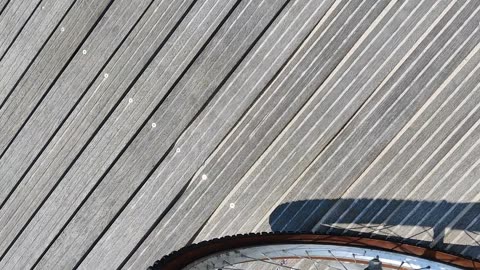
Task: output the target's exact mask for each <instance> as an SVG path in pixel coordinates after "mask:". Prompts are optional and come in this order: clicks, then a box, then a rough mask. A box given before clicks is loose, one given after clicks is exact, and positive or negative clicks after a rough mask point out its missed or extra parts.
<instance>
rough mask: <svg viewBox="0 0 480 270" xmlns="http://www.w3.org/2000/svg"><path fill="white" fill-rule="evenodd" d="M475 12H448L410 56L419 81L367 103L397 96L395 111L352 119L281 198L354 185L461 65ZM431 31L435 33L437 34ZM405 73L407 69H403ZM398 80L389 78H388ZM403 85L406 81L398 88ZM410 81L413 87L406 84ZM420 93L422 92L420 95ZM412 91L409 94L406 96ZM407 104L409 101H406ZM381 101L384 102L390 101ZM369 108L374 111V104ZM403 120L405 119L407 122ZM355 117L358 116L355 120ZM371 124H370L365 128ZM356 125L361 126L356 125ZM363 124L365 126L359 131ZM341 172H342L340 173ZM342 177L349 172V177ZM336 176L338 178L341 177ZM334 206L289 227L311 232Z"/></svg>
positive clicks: (326, 193) (329, 194)
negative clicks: (429, 44)
mask: <svg viewBox="0 0 480 270" xmlns="http://www.w3.org/2000/svg"><path fill="white" fill-rule="evenodd" d="M454 7H455V6H454ZM457 10H458V11H459V15H458V16H457V17H454V16H451V15H448V14H449V13H451V14H452V15H453V14H454V13H455V12H456V11H457ZM474 10H475V8H472V7H469V6H468V5H466V6H463V7H462V8H461V9H460V10H459V9H458V7H457V8H454V9H451V10H450V11H449V13H447V14H446V16H445V17H444V19H442V20H441V21H440V22H439V24H438V26H441V27H442V28H444V29H443V30H441V32H439V31H438V30H440V28H441V27H436V28H434V29H433V32H431V33H430V34H429V35H430V37H427V39H426V40H425V41H426V42H423V44H421V45H420V47H419V48H417V49H418V50H417V51H418V53H414V54H413V55H412V57H411V59H416V58H419V60H417V61H416V63H417V64H415V65H413V66H412V68H410V70H409V72H411V74H412V75H414V74H415V73H414V72H415V70H416V69H420V70H419V71H418V73H419V75H418V77H415V79H413V78H411V79H408V76H409V75H406V76H405V77H404V79H402V80H401V81H399V82H398V83H396V84H392V83H393V82H391V83H387V84H385V88H386V87H389V86H388V85H389V84H390V85H393V87H392V88H391V89H392V90H385V93H382V92H379V94H378V95H377V96H376V97H374V99H373V100H372V101H371V102H372V103H371V104H376V103H379V102H380V97H379V96H382V95H387V97H388V96H389V95H393V97H394V96H395V95H397V96H398V95H399V94H402V96H399V97H396V98H395V99H392V101H393V102H395V103H392V104H393V105H390V106H389V107H392V108H393V109H391V111H390V112H389V113H387V114H385V115H381V116H380V117H378V116H375V112H374V113H372V114H371V116H367V114H368V112H369V111H368V110H367V109H365V110H364V113H363V115H366V116H367V117H370V119H371V117H378V119H377V120H373V119H372V120H370V121H369V120H365V121H363V122H362V121H361V120H356V121H354V122H353V123H352V124H351V125H349V126H347V128H348V129H346V130H345V131H344V132H343V133H341V134H339V136H338V137H337V139H336V140H335V141H336V142H335V144H334V145H335V147H339V149H336V148H335V147H334V146H332V147H331V148H329V149H327V151H325V152H324V153H322V154H321V155H320V156H319V157H318V158H317V160H316V161H315V162H314V164H313V165H312V166H311V167H310V168H309V169H308V171H307V172H306V173H305V174H304V175H303V176H302V177H301V178H300V180H299V181H298V183H303V184H302V185H299V186H297V187H295V188H292V189H290V190H289V192H290V194H291V195H290V196H285V198H286V200H298V198H309V196H313V195H315V196H317V197H319V196H320V197H324V198H336V197H338V196H341V195H342V194H343V193H344V192H345V187H346V188H348V187H349V186H350V185H351V184H352V183H353V180H355V179H357V178H358V177H359V176H360V175H361V173H362V172H363V171H364V170H366V168H367V167H368V165H369V164H370V163H371V162H373V160H374V158H375V157H376V156H378V155H379V154H380V152H378V150H379V148H380V147H381V148H384V147H386V145H387V144H388V143H389V142H390V141H391V140H392V139H393V136H392V135H391V134H396V133H397V132H399V131H400V130H401V127H403V126H404V125H405V124H406V123H408V120H409V119H410V118H412V117H414V116H413V113H415V111H417V110H418V109H419V108H420V107H418V106H419V105H420V104H422V103H423V102H426V101H427V100H428V97H429V96H431V95H435V94H436V93H438V91H437V89H438V87H439V86H440V85H441V84H442V83H443V82H444V80H446V79H447V78H448V76H449V75H450V74H452V72H453V70H455V69H456V68H457V67H458V65H459V64H460V63H461V61H463V59H465V57H466V56H467V55H468V54H469V52H470V51H471V50H472V48H473V47H474V46H475V45H474V44H475V42H478V41H477V40H476V37H475V35H471V34H472V33H473V31H474V24H475V23H476V20H475V17H476V16H477V14H476V13H474V12H473V11H474ZM454 11H455V12H454ZM472 14H474V15H475V16H474V17H473V19H472V18H470V20H469V21H468V22H469V23H467V24H465V26H462V25H461V23H452V24H446V23H447V21H449V20H452V21H453V22H462V21H467V19H468V18H469V17H470V16H471V15H472ZM435 29H438V30H437V31H435ZM435 32H437V33H435ZM455 32H457V34H456V35H453V33H455ZM462 32H463V33H462ZM432 39H433V40H432ZM430 42H431V44H432V45H431V46H429V47H427V49H423V48H425V47H424V46H425V45H427V43H430ZM457 48H458V50H457ZM420 52H421V53H420ZM417 55H418V56H417ZM451 55H455V57H454V58H453V59H452V58H450V56H451ZM427 57H428V58H427ZM422 58H423V59H432V60H431V61H428V60H425V61H424V62H423V63H422ZM409 62H410V61H408V62H406V63H407V64H409ZM405 68H407V65H405ZM420 72H422V73H420ZM407 74H408V73H407ZM397 76H398V75H397ZM397 76H392V78H395V77H397ZM440 76H441V77H440ZM440 78H442V79H440ZM432 79H433V80H432ZM392 80H393V79H392ZM403 80H404V82H403V84H402V81H403ZM409 82H413V83H412V84H410V85H408V83H409ZM405 83H407V85H404V84H405ZM447 83H448V82H447ZM387 89H388V88H387ZM395 89H397V90H395ZM403 89H405V90H403ZM418 89H422V90H421V91H420V90H418ZM407 90H408V91H407ZM412 90H413V92H410V91H412ZM388 92H390V93H388ZM395 92H396V94H395ZM409 93H415V95H418V96H411V97H408V96H409ZM417 93H418V94H417ZM412 98H413V99H412ZM410 99H411V101H409V100H410ZM404 100H407V101H406V102H405V103H404V105H401V104H402V102H404ZM392 101H390V102H392ZM383 102H388V98H387V99H385V101H383ZM379 104H380V105H379V106H378V108H380V109H377V110H384V111H385V110H386V109H387V108H389V107H387V106H382V103H379ZM410 104H411V105H410ZM400 106H406V107H405V109H403V110H402V111H399V114H398V116H396V117H393V116H390V117H389V116H388V114H394V113H395V112H394V109H395V108H398V107H400ZM372 107H374V106H373V105H372ZM382 107H383V108H382ZM415 107H416V108H415ZM361 115H362V114H361ZM406 115H408V116H407V117H406V118H405V116H406ZM358 117H361V116H360V115H359V116H358ZM357 119H358V118H357ZM382 120H383V121H386V122H384V123H385V124H384V125H383V126H382V122H381V121H382ZM398 121H401V123H402V124H399V123H398ZM369 122H370V124H367V123H369ZM356 123H362V124H361V125H356ZM388 123H389V124H388ZM363 125H365V126H364V127H363ZM369 125H370V126H369ZM367 126H369V128H367ZM371 126H373V128H372V129H371V131H370V130H369V129H370V127H371ZM375 129H377V130H379V131H377V132H379V133H374V132H375ZM392 129H396V131H395V132H394V133H389V132H390V131H391V130H392ZM368 134H369V135H368ZM381 134H382V136H384V135H383V134H389V135H388V137H387V138H385V137H382V136H381ZM380 139H381V140H380ZM337 140H338V141H337ZM369 140H371V142H369V143H367V142H368V141H369ZM341 142H343V143H341ZM354 142H355V145H357V146H356V147H354V146H353V143H354ZM359 142H362V143H359ZM363 143H366V145H364V146H362V144H363ZM337 145H338V146H337ZM377 147H379V148H377ZM342 149H343V150H342ZM350 151H351V152H350ZM355 151H359V152H355ZM360 153H363V154H360ZM323 164H324V166H323ZM335 164H337V165H335ZM341 170H343V172H342V173H341ZM346 172H348V174H347V173H346ZM340 173H341V174H342V176H340V175H339V174H340ZM315 179H317V180H315ZM318 179H322V181H320V180H318ZM314 186H316V187H314ZM394 189H395V188H394ZM332 204H333V202H330V204H328V203H325V204H323V205H319V206H318V207H317V208H318V209H315V211H311V212H310V214H311V215H307V216H299V217H298V220H299V221H300V220H301V222H299V223H295V222H293V223H291V224H290V226H299V227H298V228H299V229H306V228H310V229H312V228H313V226H315V223H316V222H318V220H316V221H315V220H314V218H313V217H318V216H324V215H325V214H326V211H328V209H330V207H331V206H332Z"/></svg>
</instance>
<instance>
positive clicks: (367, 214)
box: [269, 199, 480, 259]
mask: <svg viewBox="0 0 480 270" xmlns="http://www.w3.org/2000/svg"><path fill="white" fill-rule="evenodd" d="M479 213H480V203H455V202H448V201H413V200H387V199H324V200H305V201H294V202H289V203H285V204H282V205H280V206H278V207H277V208H276V209H275V210H274V211H273V212H272V214H271V215H270V219H269V222H270V226H271V229H272V231H275V232H280V231H294V232H295V231H313V232H319V233H343V234H345V235H363V236H367V237H368V236H369V235H376V236H379V237H385V238H388V237H393V238H396V239H401V240H402V242H405V243H409V244H422V245H430V246H431V247H434V248H437V249H445V248H447V247H448V249H449V250H451V251H453V252H456V253H462V254H464V255H467V256H471V257H475V258H477V259H478V258H480V243H479V242H478V241H477V240H476V238H478V235H479V234H480V218H479V215H480V214H479ZM347 226H348V228H347ZM447 231H453V232H454V233H455V235H456V236H457V235H461V234H463V235H461V237H462V240H463V241H458V242H456V241H454V242H449V241H451V240H450V239H448V238H451V237H449V235H448V234H447ZM456 231H460V232H456ZM445 235H447V239H445ZM425 239H428V240H425ZM465 239H468V240H465ZM462 242H468V243H469V245H467V244H464V243H462Z"/></svg>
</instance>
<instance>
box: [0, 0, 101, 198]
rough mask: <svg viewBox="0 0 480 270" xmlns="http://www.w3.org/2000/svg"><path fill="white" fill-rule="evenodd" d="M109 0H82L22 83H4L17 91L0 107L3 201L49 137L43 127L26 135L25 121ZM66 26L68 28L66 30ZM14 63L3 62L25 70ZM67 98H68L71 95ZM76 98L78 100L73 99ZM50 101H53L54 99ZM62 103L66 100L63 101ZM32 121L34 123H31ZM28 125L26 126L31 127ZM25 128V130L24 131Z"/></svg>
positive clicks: (50, 117) (7, 87) (53, 126)
mask: <svg viewBox="0 0 480 270" xmlns="http://www.w3.org/2000/svg"><path fill="white" fill-rule="evenodd" d="M109 2H110V1H108V0H106V1H92V3H87V2H85V1H81V2H78V3H77V4H76V5H75V6H74V7H73V8H72V9H71V10H70V12H69V14H68V15H67V16H66V17H65V18H64V20H63V21H62V23H61V25H60V26H59V27H58V28H57V29H56V32H55V33H54V34H53V35H52V37H51V38H50V39H49V42H48V43H47V44H46V46H45V47H44V48H43V50H42V51H41V52H40V54H39V55H38V57H36V58H35V61H34V62H33V63H32V66H31V67H30V68H29V69H28V70H27V72H26V73H25V75H24V76H22V78H21V79H20V81H19V82H18V84H17V85H14V84H15V81H12V82H9V83H6V84H3V83H2V88H1V89H2V91H3V90H5V91H7V92H10V91H13V92H12V95H11V96H10V98H9V99H8V101H7V103H5V104H4V106H3V107H2V108H0V124H1V125H2V132H1V134H0V156H1V157H2V158H0V170H1V171H2V172H3V175H2V180H3V181H2V189H1V192H0V201H1V202H2V204H3V202H4V200H5V198H6V197H7V196H8V194H9V192H10V191H11V190H12V188H13V187H14V186H15V184H16V183H17V181H18V180H19V178H20V177H21V175H22V174H23V173H24V172H25V170H26V169H27V168H28V166H29V165H30V163H31V162H32V160H34V159H35V156H36V154H37V153H38V152H39V151H40V149H41V148H42V147H43V146H44V144H45V142H46V141H47V140H48V139H49V137H48V134H42V132H40V130H42V129H38V130H35V132H32V131H30V133H34V135H35V134H36V135H37V136H44V137H40V140H34V139H33V138H30V137H28V136H26V135H24V134H25V133H28V131H27V130H22V128H23V126H24V125H26V123H25V121H27V120H28V119H29V118H30V117H31V116H30V114H32V113H33V111H34V110H35V109H36V106H39V105H38V104H39V103H40V102H41V101H42V100H43V98H44V97H43V96H44V95H46V94H47V93H49V92H50V91H51V89H52V88H53V84H54V83H55V82H56V81H57V79H58V78H57V77H58V76H60V75H61V74H62V73H63V72H64V68H65V67H66V65H67V64H68V63H69V62H70V60H71V57H72V56H73V55H74V54H75V53H76V48H77V47H78V46H79V45H80V44H81V43H82V42H83V41H82V39H83V38H85V37H86V36H87V35H88V33H89V30H90V28H91V27H92V26H93V25H94V24H95V21H96V20H97V19H99V17H100V16H101V15H102V12H103V10H104V9H105V8H106V7H107V5H108V3H109ZM85 4H89V6H90V8H92V9H93V10H95V12H91V10H90V9H88V8H86V6H85ZM42 12H43V11H42ZM62 28H63V29H64V31H63V32H62V30H61V29H62ZM22 49H24V48H22ZM32 49H33V48H32ZM28 55H30V53H29V54H28ZM30 56H31V55H30ZM13 57H15V58H17V56H16V55H15V54H13V56H12V57H11V58H12V59H10V60H11V61H12V63H15V61H17V59H13ZM18 62H21V61H18ZM12 63H11V64H10V65H5V66H3V65H2V67H1V68H5V69H9V68H10V67H12V68H14V70H20V71H21V69H22V68H21V67H20V66H17V64H12ZM25 64H28V63H25ZM1 72H3V71H1ZM17 75H19V74H17ZM72 75H73V74H72ZM11 76H12V78H13V77H15V76H16V75H15V74H11ZM5 78H6V77H5ZM6 79H7V78H6ZM71 91H73V90H71ZM7 92H5V94H7ZM77 92H80V91H77ZM51 96H52V94H50V95H48V98H47V99H49V98H50V97H51ZM66 99H67V100H68V98H66ZM72 101H74V100H71V101H70V102H72ZM50 102H51V103H53V102H54V101H50ZM60 104H63V102H62V103H60ZM54 105H58V104H51V105H50V106H54ZM42 107H45V105H42V106H40V108H42ZM44 110H45V109H44ZM49 113H50V111H45V112H44V114H49ZM36 115H38V113H37V114H36ZM37 119H38V117H37ZM50 119H52V115H48V117H46V118H45V119H44V121H47V122H48V121H49V120H50ZM60 121H61V120H60V119H57V125H58V122H60ZM42 124H44V123H42ZM31 125H33V124H29V125H28V126H31ZM28 126H27V127H26V129H28V128H29V127H28ZM46 127H50V128H51V129H55V127H56V125H55V123H52V124H50V123H49V124H46V126H45V127H44V128H46ZM30 129H35V127H30ZM21 130H22V133H20V131H21ZM37 132H38V133H37ZM16 137H24V138H25V139H26V140H25V141H24V142H23V143H18V142H16V143H12V141H13V140H14V139H15V138H16ZM27 137H28V138H27Z"/></svg>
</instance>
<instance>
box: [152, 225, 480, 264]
mask: <svg viewBox="0 0 480 270" xmlns="http://www.w3.org/2000/svg"><path fill="white" fill-rule="evenodd" d="M305 243H310V244H314V243H316V244H335V245H344V246H352V247H364V248H370V249H376V250H383V251H389V252H395V253H400V254H405V255H412V256H416V257H421V258H424V259H428V260H431V261H436V262H441V263H445V264H449V265H451V266H455V267H460V268H464V269H480V262H479V261H478V260H475V259H473V258H465V257H463V256H460V255H458V254H452V253H447V252H444V251H440V250H434V249H430V248H429V247H427V246H419V245H409V244H404V243H402V239H393V240H388V241H387V240H383V239H381V238H380V237H378V236H377V237H375V236H371V235H369V237H362V236H344V235H334V234H330V235H325V234H313V233H297V232H293V233H290V232H282V233H279V232H276V233H251V234H241V235H235V236H226V237H222V238H216V239H212V240H208V241H203V242H200V243H197V244H193V245H190V246H186V247H184V248H182V249H180V250H178V251H175V252H173V253H171V254H169V255H167V256H164V257H163V258H162V259H161V260H158V261H156V262H155V263H154V265H153V266H150V267H149V268H148V269H149V270H160V269H162V270H173V269H175V270H177V269H182V268H183V267H185V266H187V265H188V264H190V263H192V262H194V261H196V260H198V259H200V258H203V257H205V256H208V255H211V254H214V253H217V252H221V251H226V250H232V249H238V248H245V247H252V246H259V245H267V244H268V245H272V244H305Z"/></svg>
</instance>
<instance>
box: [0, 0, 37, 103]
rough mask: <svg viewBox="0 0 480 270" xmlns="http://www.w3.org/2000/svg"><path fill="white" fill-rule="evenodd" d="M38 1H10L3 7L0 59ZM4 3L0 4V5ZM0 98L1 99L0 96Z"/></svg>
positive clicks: (0, 31) (0, 27)
mask: <svg viewBox="0 0 480 270" xmlns="http://www.w3.org/2000/svg"><path fill="white" fill-rule="evenodd" d="M39 3H40V0H34V1H12V2H11V3H10V4H9V5H8V6H6V7H5V10H3V12H2V16H1V17H0V61H1V60H3V57H4V55H5V53H6V52H7V50H8V49H9V47H10V46H11V44H12V43H13V42H14V41H15V39H16V38H17V36H18V34H19V33H20V32H21V31H22V29H23V27H24V26H25V24H26V23H27V22H28V21H29V20H30V17H31V16H32V14H33V13H34V12H35V11H36V10H37V8H38V5H39ZM4 4H5V3H3V4H0V7H1V6H2V5H4ZM0 10H1V8H0ZM2 74H3V73H2ZM0 100H2V99H1V96H0Z"/></svg>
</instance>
